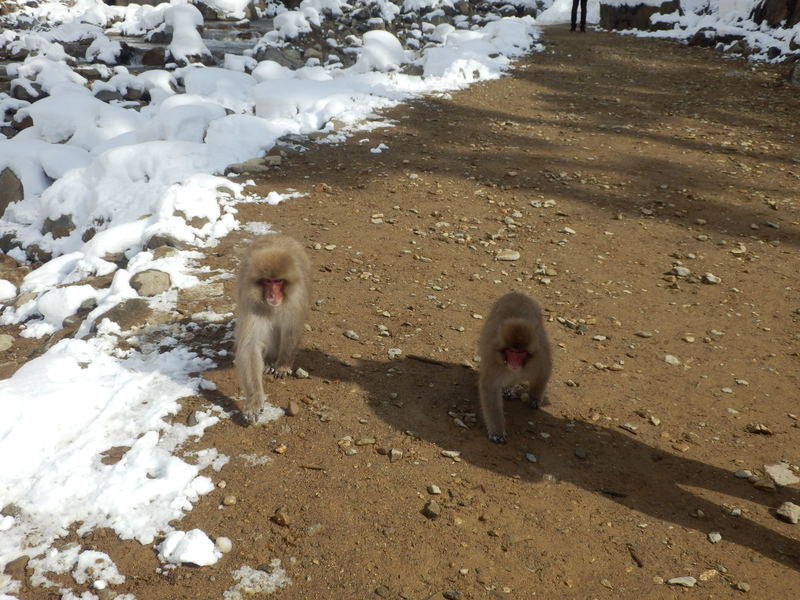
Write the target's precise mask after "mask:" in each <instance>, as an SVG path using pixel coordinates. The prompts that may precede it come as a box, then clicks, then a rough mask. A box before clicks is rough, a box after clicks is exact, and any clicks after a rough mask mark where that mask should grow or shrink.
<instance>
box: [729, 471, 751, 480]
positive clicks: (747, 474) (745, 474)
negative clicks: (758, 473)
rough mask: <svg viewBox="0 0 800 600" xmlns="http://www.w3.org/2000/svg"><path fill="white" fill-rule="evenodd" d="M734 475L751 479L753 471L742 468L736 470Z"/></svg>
mask: <svg viewBox="0 0 800 600" xmlns="http://www.w3.org/2000/svg"><path fill="white" fill-rule="evenodd" d="M733 476H734V477H738V478H739V479H750V478H751V477H752V476H753V472H752V471H750V470H749V469H740V470H738V471H736V472H735V473H734V474H733Z"/></svg>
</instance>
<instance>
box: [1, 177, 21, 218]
mask: <svg viewBox="0 0 800 600" xmlns="http://www.w3.org/2000/svg"><path fill="white" fill-rule="evenodd" d="M24 195H25V194H24V190H23V189H22V182H21V181H20V180H19V177H17V175H16V173H14V171H12V170H11V169H9V168H8V167H6V168H5V169H3V171H2V173H0V217H2V216H3V215H4V214H5V212H6V209H7V208H8V205H9V204H13V203H14V202H18V201H20V200H22V198H23V197H24Z"/></svg>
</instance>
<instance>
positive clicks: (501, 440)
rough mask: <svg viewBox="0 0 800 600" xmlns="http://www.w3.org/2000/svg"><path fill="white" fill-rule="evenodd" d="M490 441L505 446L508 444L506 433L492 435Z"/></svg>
mask: <svg viewBox="0 0 800 600" xmlns="http://www.w3.org/2000/svg"><path fill="white" fill-rule="evenodd" d="M489 439H490V440H492V441H493V442H494V443H495V444H505V443H506V442H508V439H507V438H506V434H505V433H490V434H489Z"/></svg>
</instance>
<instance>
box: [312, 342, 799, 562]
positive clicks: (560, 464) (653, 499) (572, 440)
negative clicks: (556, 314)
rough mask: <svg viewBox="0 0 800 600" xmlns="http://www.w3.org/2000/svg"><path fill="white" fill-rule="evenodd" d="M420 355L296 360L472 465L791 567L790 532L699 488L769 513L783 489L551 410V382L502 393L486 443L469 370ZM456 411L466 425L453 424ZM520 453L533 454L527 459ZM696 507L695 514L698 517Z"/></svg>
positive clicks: (794, 551) (794, 543)
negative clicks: (494, 434)
mask: <svg viewBox="0 0 800 600" xmlns="http://www.w3.org/2000/svg"><path fill="white" fill-rule="evenodd" d="M427 360H428V359H421V357H420V358H419V359H417V360H415V359H411V358H408V357H405V358H398V359H395V360H391V361H386V362H383V361H370V360H361V361H358V364H354V365H352V366H345V365H343V364H342V363H341V362H340V361H339V360H338V359H336V358H333V357H330V356H329V355H326V354H324V353H322V352H319V351H316V350H306V351H304V352H301V356H300V357H299V362H298V364H302V365H303V366H304V368H306V369H308V370H309V371H310V373H311V376H312V377H322V378H325V379H331V380H342V381H348V382H350V383H352V384H357V385H359V386H360V387H362V389H365V390H366V391H367V392H368V394H369V399H368V402H369V404H370V406H371V408H372V409H373V411H374V412H375V414H376V416H377V417H379V418H381V419H382V420H383V421H385V422H386V423H388V424H389V425H391V426H392V427H393V428H395V429H396V430H398V431H399V432H406V433H411V434H412V435H414V436H417V437H419V438H420V439H423V440H426V441H428V442H431V443H433V444H436V445H437V446H439V447H440V448H441V449H442V450H458V451H460V452H461V459H462V460H464V461H467V462H470V463H472V464H473V465H476V466H478V467H480V468H482V469H487V470H489V471H493V472H495V473H498V474H501V475H504V476H507V477H520V478H521V479H522V480H523V481H524V480H528V481H529V482H532V483H536V482H539V481H541V480H542V477H543V476H544V474H545V473H547V474H550V475H554V476H555V477H556V478H557V479H558V480H559V481H562V482H567V483H571V484H573V485H576V486H578V487H581V488H583V489H585V490H587V491H590V492H592V493H595V494H599V495H602V496H603V497H604V498H609V499H611V500H613V501H615V502H617V503H618V504H621V505H623V506H625V507H627V508H630V509H632V510H635V511H638V512H640V513H643V514H647V515H650V516H651V517H653V518H656V519H660V520H662V521H669V522H671V523H674V524H676V525H680V526H681V527H685V528H688V529H695V530H698V531H701V532H703V533H704V534H707V533H709V532H711V531H715V530H719V531H721V532H722V533H723V535H724V539H725V540H726V541H728V542H733V543H736V544H738V545H740V546H743V547H746V548H750V549H751V550H753V551H755V552H758V553H759V554H761V555H763V556H765V557H767V558H769V559H771V560H774V561H776V562H778V563H781V564H783V565H785V566H787V567H789V568H791V569H794V570H800V540H797V539H793V538H790V537H787V536H785V535H782V534H781V533H779V532H777V531H774V530H772V529H769V528H767V527H764V526H762V525H760V524H758V523H756V522H754V521H752V520H750V519H749V518H747V516H745V515H746V513H745V514H742V515H741V516H738V517H736V516H730V515H728V514H727V513H725V512H723V510H722V508H721V507H720V505H719V503H718V502H712V501H710V500H708V499H706V498H705V497H704V496H706V495H708V494H704V493H703V491H704V490H706V491H709V492H716V493H720V494H724V495H725V496H727V497H729V499H730V500H728V502H729V503H730V504H731V505H733V506H735V504H736V499H740V500H745V501H748V502H753V503H756V504H760V505H762V506H764V507H766V508H768V509H769V510H770V512H771V513H773V512H774V511H773V510H772V509H773V508H774V507H776V506H779V505H780V503H781V502H783V501H785V500H788V499H790V493H791V492H792V491H793V490H791V489H788V490H787V489H783V488H779V489H778V491H777V492H776V493H768V492H764V491H761V490H758V489H756V488H755V487H753V486H751V485H750V484H749V483H748V482H747V481H745V480H742V479H737V478H736V477H734V475H733V473H732V472H730V471H728V470H725V469H721V468H719V467H715V466H712V465H709V464H706V463H703V462H701V461H698V460H694V459H692V458H688V457H683V456H678V455H676V454H673V453H672V452H668V451H664V450H661V449H659V448H657V447H654V446H652V445H650V444H648V443H647V442H644V441H642V440H639V439H637V438H636V437H635V436H634V435H632V434H629V433H627V432H623V431H622V430H620V429H617V428H613V427H609V426H603V425H598V424H596V423H592V422H588V421H583V420H569V419H565V418H562V417H560V416H557V415H556V414H555V413H556V412H557V411H558V393H557V392H556V393H555V394H553V393H552V390H551V394H550V397H551V404H549V405H547V406H544V407H543V408H541V409H531V408H530V407H528V406H527V405H525V404H523V403H522V402H520V401H506V402H505V411H506V418H507V422H508V434H509V443H508V444H507V445H497V444H493V443H492V442H490V441H489V439H488V437H487V435H486V432H485V430H484V427H483V423H482V421H481V420H480V417H479V408H478V393H477V372H476V371H474V370H473V369H469V368H466V367H464V366H462V365H458V364H454V363H448V362H440V361H435V362H426V361H427ZM469 413H478V418H477V420H470V419H469V417H468V416H465V415H469ZM456 419H460V420H461V421H462V423H464V424H465V425H467V427H466V428H465V427H463V426H461V425H457V424H456ZM465 419H466V420H465ZM541 434H545V435H544V436H543V435H541ZM529 453H532V454H534V456H535V457H536V463H531V462H530V461H529V460H528V458H527V456H526V455H527V454H529ZM697 511H702V513H703V514H704V515H705V516H702V515H701V518H698V517H697V515H698V513H697ZM691 513H694V516H693V515H692V514H691Z"/></svg>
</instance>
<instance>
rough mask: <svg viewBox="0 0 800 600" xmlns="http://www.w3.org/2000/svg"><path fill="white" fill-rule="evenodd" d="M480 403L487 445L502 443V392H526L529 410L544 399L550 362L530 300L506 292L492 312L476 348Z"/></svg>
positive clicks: (538, 311) (537, 310)
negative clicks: (518, 388) (519, 388)
mask: <svg viewBox="0 0 800 600" xmlns="http://www.w3.org/2000/svg"><path fill="white" fill-rule="evenodd" d="M478 354H479V356H480V357H481V365H480V377H479V387H480V401H481V412H482V414H483V422H484V424H485V425H486V431H487V433H488V434H489V439H490V440H492V441H493V442H495V443H498V444H505V443H506V418H505V414H504V412H503V396H504V391H505V392H507V391H509V390H510V389H511V388H513V387H514V386H518V385H522V386H525V387H527V388H528V396H529V398H530V406H531V407H532V408H536V407H538V406H539V404H540V403H541V402H542V400H543V398H544V391H545V388H546V387H547V380H548V379H550V371H551V369H552V362H551V358H550V345H549V343H548V341H547V334H546V333H545V330H544V322H543V320H542V311H541V309H540V308H539V305H538V304H537V303H536V301H535V300H533V299H531V298H529V297H528V296H526V295H525V294H520V293H518V292H511V293H509V294H506V295H504V296H502V297H501V298H499V299H498V300H497V302H495V303H494V306H492V310H491V311H490V312H489V316H488V318H487V319H486V324H485V325H484V326H483V330H482V331H481V336H480V341H479V343H478Z"/></svg>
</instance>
